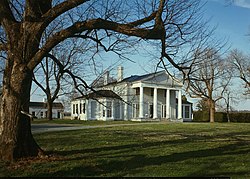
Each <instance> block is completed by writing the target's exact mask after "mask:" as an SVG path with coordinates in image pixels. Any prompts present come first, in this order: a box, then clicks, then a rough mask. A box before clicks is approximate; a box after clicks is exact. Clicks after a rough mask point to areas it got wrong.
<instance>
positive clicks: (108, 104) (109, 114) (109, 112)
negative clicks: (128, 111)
mask: <svg viewBox="0 0 250 179" xmlns="http://www.w3.org/2000/svg"><path fill="white" fill-rule="evenodd" d="M106 109H107V117H112V102H111V101H108V102H107V108H106Z"/></svg>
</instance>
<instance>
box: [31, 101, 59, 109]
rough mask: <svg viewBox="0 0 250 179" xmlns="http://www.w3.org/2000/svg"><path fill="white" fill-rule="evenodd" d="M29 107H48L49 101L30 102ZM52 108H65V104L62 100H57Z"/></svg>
mask: <svg viewBox="0 0 250 179" xmlns="http://www.w3.org/2000/svg"><path fill="white" fill-rule="evenodd" d="M29 107H33V108H47V103H45V102H30V103H29ZM52 108H57V109H63V108H64V107H63V104H62V103H60V102H55V103H53V105H52Z"/></svg>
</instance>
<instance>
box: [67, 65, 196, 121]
mask: <svg viewBox="0 0 250 179" xmlns="http://www.w3.org/2000/svg"><path fill="white" fill-rule="evenodd" d="M91 86H92V87H93V88H94V89H95V90H96V91H95V92H93V91H91V92H88V93H86V95H84V96H81V97H78V98H75V99H74V100H72V102H71V109H72V110H71V113H72V118H73V119H80V120H104V121H108V120H137V121H144V120H165V119H169V120H175V121H191V120H192V103H190V102H188V101H186V100H182V93H181V90H182V86H183V84H182V82H181V81H179V80H178V79H175V78H174V77H171V76H170V75H168V74H167V73H166V72H165V71H160V72H155V73H150V74H145V75H132V76H130V77H127V78H123V67H118V70H117V79H114V78H111V77H109V72H108V71H107V72H105V73H104V74H103V75H102V76H100V77H99V78H97V79H96V80H95V81H94V82H93V83H92V84H91Z"/></svg>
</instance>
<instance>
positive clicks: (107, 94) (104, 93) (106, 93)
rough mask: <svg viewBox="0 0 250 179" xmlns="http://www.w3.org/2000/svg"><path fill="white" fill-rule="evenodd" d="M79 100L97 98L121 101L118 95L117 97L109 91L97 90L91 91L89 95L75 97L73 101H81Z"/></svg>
mask: <svg viewBox="0 0 250 179" xmlns="http://www.w3.org/2000/svg"><path fill="white" fill-rule="evenodd" d="M81 98H87V99H98V98H115V99H122V98H121V97H120V96H119V95H117V94H116V93H115V92H113V91H111V90H98V91H93V92H91V93H89V94H86V95H84V96H81V97H77V98H75V99H81Z"/></svg>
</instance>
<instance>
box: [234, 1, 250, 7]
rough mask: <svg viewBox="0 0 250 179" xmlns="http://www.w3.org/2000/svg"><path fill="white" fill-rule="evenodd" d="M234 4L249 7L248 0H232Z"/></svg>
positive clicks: (249, 2)
mask: <svg viewBox="0 0 250 179" xmlns="http://www.w3.org/2000/svg"><path fill="white" fill-rule="evenodd" d="M233 3H234V5H235V6H239V7H245V8H250V0H233Z"/></svg>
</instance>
